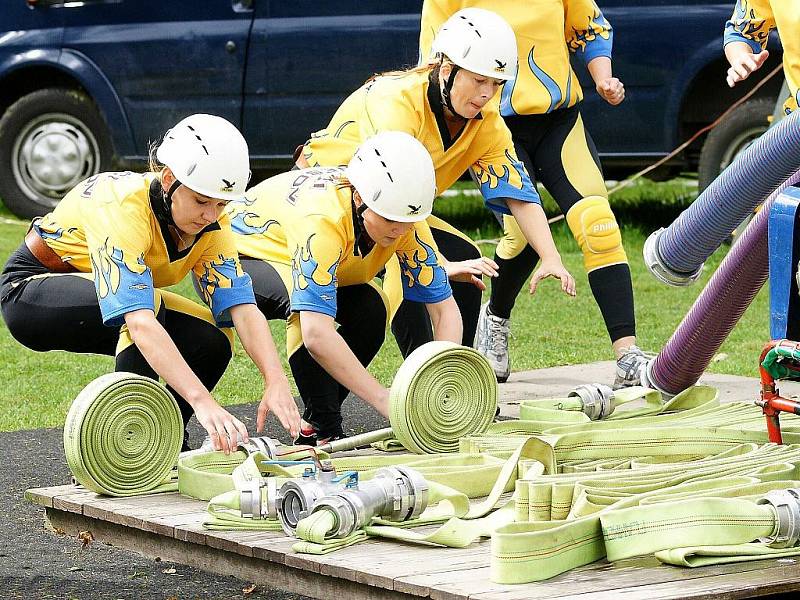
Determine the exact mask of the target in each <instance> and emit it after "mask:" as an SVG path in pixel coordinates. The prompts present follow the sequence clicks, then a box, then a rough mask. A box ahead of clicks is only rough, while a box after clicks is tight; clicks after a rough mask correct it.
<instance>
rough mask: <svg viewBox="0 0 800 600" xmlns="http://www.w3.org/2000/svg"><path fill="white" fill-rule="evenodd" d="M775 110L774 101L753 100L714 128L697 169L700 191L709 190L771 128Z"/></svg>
mask: <svg viewBox="0 0 800 600" xmlns="http://www.w3.org/2000/svg"><path fill="white" fill-rule="evenodd" d="M774 109H775V101H774V100H769V99H767V98H759V99H756V100H749V101H747V102H745V103H744V104H742V105H741V106H739V107H737V108H736V109H735V110H734V111H733V112H732V113H731V114H730V115H728V117H727V118H726V119H725V120H724V121H722V122H721V123H720V124H719V125H717V126H716V127H715V128H714V129H712V130H711V133H709V134H708V137H707V138H706V141H705V143H703V148H702V150H701V151H700V163H699V165H698V168H697V185H698V189H699V191H701V192H702V191H703V190H704V189H706V188H707V187H708V186H709V185H710V184H711V182H712V181H714V179H716V178H717V176H718V175H719V174H720V173H722V171H724V170H725V169H726V168H727V167H728V165H730V164H731V163H732V162H733V159H735V158H736V156H737V155H738V154H739V153H740V152H741V151H742V150H744V149H745V148H747V147H748V146H749V145H750V144H752V143H753V141H754V140H755V139H756V138H758V137H760V136H761V135H762V134H763V133H764V132H765V131H766V130H767V127H769V117H770V115H772V112H773V110H774Z"/></svg>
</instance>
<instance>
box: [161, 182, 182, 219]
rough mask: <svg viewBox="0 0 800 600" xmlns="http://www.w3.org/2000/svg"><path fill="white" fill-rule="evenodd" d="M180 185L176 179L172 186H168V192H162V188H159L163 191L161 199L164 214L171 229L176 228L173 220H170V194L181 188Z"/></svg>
mask: <svg viewBox="0 0 800 600" xmlns="http://www.w3.org/2000/svg"><path fill="white" fill-rule="evenodd" d="M181 185H182V184H181V182H180V181H178V180H177V179H176V180H175V181H174V182H173V183H172V185H171V186H169V190H164V186H161V189H162V191H163V193H162V194H161V199H162V201H163V202H164V214H165V215H166V217H167V219H168V220H169V224H170V225H172V226H173V227H177V225H176V224H175V219H173V218H172V194H174V193H175V190H177V189H178V188H179V187H181Z"/></svg>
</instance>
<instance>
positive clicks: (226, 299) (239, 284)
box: [210, 273, 256, 327]
mask: <svg viewBox="0 0 800 600" xmlns="http://www.w3.org/2000/svg"><path fill="white" fill-rule="evenodd" d="M255 303H256V296H255V293H254V292H253V282H252V280H251V279H250V275H248V274H247V273H245V274H244V275H241V276H239V277H235V278H234V279H231V287H214V288H212V291H211V304H210V308H211V314H212V315H214V321H216V323H217V326H218V327H232V326H233V319H232V318H231V312H230V311H231V308H232V307H234V306H238V305H240V304H255Z"/></svg>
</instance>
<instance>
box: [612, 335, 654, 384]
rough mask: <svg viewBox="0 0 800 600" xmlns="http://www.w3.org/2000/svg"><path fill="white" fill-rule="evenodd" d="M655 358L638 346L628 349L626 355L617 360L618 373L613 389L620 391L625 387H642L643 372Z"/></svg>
mask: <svg viewBox="0 0 800 600" xmlns="http://www.w3.org/2000/svg"><path fill="white" fill-rule="evenodd" d="M653 358H655V354H653V353H652V352H644V351H643V350H641V349H640V348H639V347H638V346H631V347H630V348H628V349H627V350H626V351H625V354H623V355H622V356H620V357H619V358H618V359H617V373H616V376H615V377H614V385H613V386H612V387H613V388H614V389H615V390H618V389H620V388H624V387H631V386H634V385H641V381H642V371H644V370H645V369H646V368H647V363H649V362H650V361H651V360H652V359H653Z"/></svg>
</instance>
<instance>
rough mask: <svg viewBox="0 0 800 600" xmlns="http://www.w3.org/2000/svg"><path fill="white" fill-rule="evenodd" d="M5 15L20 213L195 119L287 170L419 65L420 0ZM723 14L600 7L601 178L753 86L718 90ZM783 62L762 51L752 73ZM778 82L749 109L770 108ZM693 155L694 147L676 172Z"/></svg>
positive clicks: (2, 148) (7, 109) (267, 165)
mask: <svg viewBox="0 0 800 600" xmlns="http://www.w3.org/2000/svg"><path fill="white" fill-rule="evenodd" d="M2 4H3V7H2V9H1V10H0V198H2V200H3V201H4V202H5V204H6V205H7V206H8V207H9V208H10V209H11V210H12V211H13V212H14V213H16V214H18V215H20V216H25V217H29V216H33V215H37V214H42V213H44V212H46V211H48V210H49V209H50V208H51V207H52V206H53V205H54V204H55V203H56V202H57V201H58V200H59V199H60V198H61V197H62V196H63V195H64V193H65V192H66V191H67V190H68V189H70V188H71V187H72V186H73V185H75V184H76V183H77V182H78V181H80V180H81V179H83V178H85V177H87V176H89V175H91V174H92V173H95V172H97V171H100V170H107V169H111V168H117V167H128V166H141V164H142V162H143V161H144V160H145V157H146V155H147V150H148V147H149V145H150V144H151V143H152V142H153V141H156V140H158V138H159V136H160V135H161V134H162V133H163V132H164V130H165V129H167V128H168V127H169V126H171V125H172V124H174V123H175V122H177V121H178V120H179V119H180V118H182V117H184V116H186V115H187V114H190V113H193V112H209V113H213V114H217V115H221V116H224V117H226V118H227V119H229V120H231V121H232V122H233V123H235V124H236V125H238V126H239V127H240V128H241V129H242V131H243V133H244V135H245V137H246V138H247V140H248V142H249V144H250V149H251V153H252V157H253V166H254V169H255V170H275V169H284V168H287V167H288V166H289V165H290V157H291V154H292V152H293V150H294V148H295V147H296V146H297V145H298V144H301V143H303V142H304V141H305V139H306V138H307V136H308V134H309V133H310V132H311V131H314V130H316V129H319V128H321V127H323V126H324V125H325V124H326V123H327V121H328V120H329V118H330V116H331V115H332V113H333V111H334V109H335V108H336V107H337V106H338V105H339V103H340V102H341V100H342V99H343V98H344V97H345V96H346V95H347V94H348V93H350V92H351V91H352V90H354V89H355V88H356V87H358V86H359V85H361V83H363V81H364V80H365V79H366V78H367V77H369V76H370V75H371V74H372V73H375V72H380V71H384V70H389V69H393V68H398V67H401V66H407V65H410V64H413V63H414V62H416V60H417V42H418V34H419V12H420V9H421V5H422V1H421V0H336V1H335V2H333V1H331V0H293V1H291V2H290V1H287V0H204V1H203V2H197V1H195V0H170V1H169V2H164V1H163V0H78V1H63V0H3V1H2ZM732 4H733V0H730V1H729V2H725V3H719V2H709V1H703V0H672V1H668V0H605V1H601V5H602V7H603V9H604V12H605V14H606V16H607V17H608V19H609V20H610V21H611V23H612V24H613V26H614V28H615V42H614V43H615V52H614V62H615V74H616V75H617V76H619V77H620V78H621V79H622V80H623V82H624V83H625V86H626V90H627V99H626V101H625V102H624V103H623V104H622V105H620V106H619V107H616V108H613V107H610V106H608V105H606V104H605V103H604V102H602V101H601V100H600V99H599V98H598V97H597V95H596V94H594V93H587V94H586V95H587V99H586V110H585V119H586V121H587V126H588V127H589V129H590V130H591V132H592V134H593V136H594V138H595V140H596V141H597V144H598V148H599V150H600V153H601V157H602V159H603V162H604V166H605V168H606V170H607V171H610V172H611V174H612V175H614V174H616V173H619V172H624V170H631V169H634V168H636V167H640V166H642V165H645V164H649V163H650V162H652V161H653V160H655V159H656V158H658V157H661V156H664V155H665V154H666V153H668V152H669V151H670V150H671V149H672V148H674V147H675V146H677V145H678V143H680V141H682V140H683V139H686V138H687V137H688V136H689V135H690V134H691V133H693V132H694V131H696V130H697V129H698V128H700V127H702V126H704V125H705V124H707V123H709V122H711V121H712V120H713V119H715V118H716V117H717V116H718V115H719V114H720V113H721V112H722V111H723V110H724V109H725V108H726V107H727V106H728V105H729V104H730V103H732V102H733V101H734V100H735V99H736V98H737V97H740V96H741V95H742V94H743V93H745V92H746V91H747V89H748V87H749V86H751V85H752V84H753V83H754V81H755V80H756V79H757V78H756V77H754V78H752V79H753V80H754V81H753V82H747V84H748V85H747V86H743V87H742V88H737V89H735V90H729V89H728V88H727V86H726V85H725V77H724V75H725V69H726V64H725V61H724V57H723V54H722V29H723V26H724V23H725V21H726V19H727V18H728V17H729V16H730V13H731V10H732ZM779 60H780V53H779V52H773V53H772V56H771V58H770V63H769V64H768V65H766V67H765V68H763V69H762V70H761V72H760V73H759V75H761V74H763V73H766V72H768V71H769V70H770V67H771V65H773V64H778V62H779ZM577 71H578V72H579V73H581V77H582V83H583V84H584V86H585V89H587V91H588V90H590V89H592V88H593V86H592V85H590V78H589V76H588V74H586V73H585V69H584V68H583V67H579V68H578V69H577ZM779 84H780V82H779V81H777V80H776V81H775V82H774V85H768V86H765V87H764V89H763V90H761V95H760V96H759V98H770V99H771V98H774V96H775V94H776V93H777V88H778V86H779ZM769 101H770V102H772V100H769ZM756 102H758V100H756ZM761 104H763V105H765V106H766V102H765V101H764V100H761ZM750 108H751V111H752V109H753V106H752V105H751V107H750ZM762 108H763V107H762V106H761V105H758V106H756V112H755V113H754V116H753V118H752V119H751V120H756V121H758V123H756V125H757V127H756V128H757V129H758V128H759V127H761V128H762V129H763V127H766V120H765V118H766V114H767V113H769V112H771V109H770V110H768V111H766V112H765V111H764V110H762ZM761 121H763V123H762V122H761ZM737 143H741V140H739V141H738V142H737ZM700 159H701V157H700V147H699V145H698V146H695V147H692V148H690V149H689V150H688V151H687V152H685V153H684V154H683V155H682V156H681V157H679V158H678V159H677V160H676V161H675V162H674V163H673V165H672V167H674V168H678V169H682V168H696V166H697V164H698V161H699V160H700ZM716 160H717V159H716V158H714V161H716ZM717 167H719V165H717Z"/></svg>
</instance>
